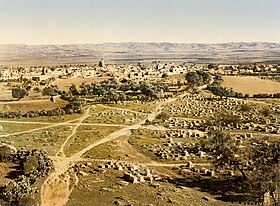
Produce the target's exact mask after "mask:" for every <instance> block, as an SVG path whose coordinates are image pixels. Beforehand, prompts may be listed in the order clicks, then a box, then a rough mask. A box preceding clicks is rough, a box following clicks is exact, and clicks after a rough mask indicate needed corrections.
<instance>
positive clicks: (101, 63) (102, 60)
mask: <svg viewBox="0 0 280 206" xmlns="http://www.w3.org/2000/svg"><path fill="white" fill-rule="evenodd" d="M98 66H99V67H104V66H105V62H104V58H103V57H102V58H101V60H100V61H99V64H98Z"/></svg>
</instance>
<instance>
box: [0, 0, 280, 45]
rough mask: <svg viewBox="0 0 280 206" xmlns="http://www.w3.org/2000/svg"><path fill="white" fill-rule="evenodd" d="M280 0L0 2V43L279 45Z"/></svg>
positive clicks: (24, 0) (16, 0)
mask: <svg viewBox="0 0 280 206" xmlns="http://www.w3.org/2000/svg"><path fill="white" fill-rule="evenodd" d="M279 9H280V0H0V28H1V29H0V44H11V43H14V44H17V43H21V44H76V43H105V42H176V43H223V42H275V43H279V42H280V12H279Z"/></svg>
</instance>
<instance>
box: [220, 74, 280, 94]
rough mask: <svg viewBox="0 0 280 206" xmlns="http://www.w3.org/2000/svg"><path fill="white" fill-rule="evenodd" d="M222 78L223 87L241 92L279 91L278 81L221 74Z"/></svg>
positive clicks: (268, 92)
mask: <svg viewBox="0 0 280 206" xmlns="http://www.w3.org/2000/svg"><path fill="white" fill-rule="evenodd" d="M223 80H224V82H223V83H222V86H223V87H231V88H232V89H233V91H235V92H241V93H243V94H247V93H248V94H249V95H253V94H258V93H262V94H273V93H279V92H280V82H275V81H271V80H266V79H260V78H258V77H236V76H223Z"/></svg>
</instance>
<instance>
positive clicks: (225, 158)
mask: <svg viewBox="0 0 280 206" xmlns="http://www.w3.org/2000/svg"><path fill="white" fill-rule="evenodd" d="M201 145H202V147H203V148H204V149H205V150H206V151H207V152H208V153H209V154H211V155H213V157H214V165H215V167H217V168H224V169H233V170H238V171H239V172H240V173H241V174H242V177H243V183H244V184H247V185H249V186H250V187H251V191H252V192H253V193H256V194H257V195H258V196H260V197H263V195H264V194H265V193H269V194H270V195H271V197H272V199H273V201H274V205H275V206H276V205H278V204H279V201H280V199H279V193H280V191H279V190H280V142H279V140H276V141H274V142H272V143H267V142H259V144H257V145H256V146H247V147H238V146H237V145H236V144H235V141H234V139H233V138H231V136H230V134H228V133H225V132H223V131H218V130H217V131H210V132H209V137H208V139H206V140H203V141H202V144H201ZM277 198H278V199H277Z"/></svg>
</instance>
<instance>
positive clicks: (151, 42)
mask: <svg viewBox="0 0 280 206" xmlns="http://www.w3.org/2000/svg"><path fill="white" fill-rule="evenodd" d="M129 43H135V44H138V43H139V44H153V43H158V44H209V45H211V44H212V45H214V44H250V43H253V44H254V43H260V44H261V43H268V44H280V42H269V41H247V42H245V41H243V42H238V41H236V42H234V41H232V42H211V43H207V42H157V41H150V42H140V41H138V42H137V41H126V42H99V43H87V42H85V43H66V44H48V43H45V44H44V43H42V44H26V43H3V44H0V45H28V46H42V45H49V46H51V45H54V46H64V45H83V44H84V45H86V44H96V45H98V44H129Z"/></svg>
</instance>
